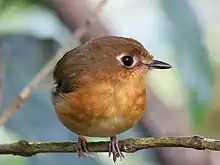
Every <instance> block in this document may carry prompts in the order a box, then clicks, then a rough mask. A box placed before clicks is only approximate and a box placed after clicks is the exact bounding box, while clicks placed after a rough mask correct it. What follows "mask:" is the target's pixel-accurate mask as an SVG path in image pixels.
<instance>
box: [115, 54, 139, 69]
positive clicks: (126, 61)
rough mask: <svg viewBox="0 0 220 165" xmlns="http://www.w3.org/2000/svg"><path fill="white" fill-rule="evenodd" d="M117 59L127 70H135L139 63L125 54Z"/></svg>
mask: <svg viewBox="0 0 220 165" xmlns="http://www.w3.org/2000/svg"><path fill="white" fill-rule="evenodd" d="M124 57H125V58H124ZM116 59H117V60H118V61H119V62H120V63H121V65H122V66H124V67H125V68H133V67H134V66H135V64H136V63H137V60H136V58H134V57H132V56H129V55H127V54H125V53H122V54H120V55H119V56H117V57H116Z"/></svg>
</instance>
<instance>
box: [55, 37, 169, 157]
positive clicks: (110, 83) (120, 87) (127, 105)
mask: <svg viewBox="0 0 220 165" xmlns="http://www.w3.org/2000/svg"><path fill="white" fill-rule="evenodd" d="M170 67H171V66H170V65H169V64H166V63H163V62H160V61H156V60H153V56H151V55H150V54H149V52H148V51H147V50H146V49H145V48H144V47H143V46H142V45H141V44H140V43H139V42H138V41H136V40H134V39H131V38H124V37H115V36H106V37H101V38H96V39H93V40H91V41H89V42H87V43H85V44H84V45H82V46H79V47H77V48H75V49H73V50H71V51H69V52H67V53H66V54H65V55H64V56H63V57H62V58H61V59H60V61H59V62H58V63H57V65H56V67H55V69H54V75H53V77H54V81H55V88H54V90H53V92H52V102H53V104H54V106H55V111H56V114H57V116H58V118H59V120H60V121H61V122H62V123H63V124H64V125H65V126H66V127H67V128H68V129H69V130H71V131H72V132H75V133H76V134H78V135H80V136H79V142H78V143H79V147H78V150H79V152H78V154H79V156H81V155H82V154H83V153H84V152H88V151H87V149H86V146H85V139H84V138H83V136H90V137H111V142H110V153H111V152H112V153H113V160H114V161H115V160H116V157H117V155H118V156H121V157H122V156H123V155H122V153H121V152H120V150H119V149H118V145H117V142H116V135H117V134H119V133H122V132H124V131H126V130H128V129H129V128H131V127H132V126H133V125H134V124H136V123H137V122H138V121H139V120H140V118H141V116H142V114H143V112H144V111H145V107H146V89H145V82H146V78H147V71H148V70H149V69H151V68H160V69H166V68H170Z"/></svg>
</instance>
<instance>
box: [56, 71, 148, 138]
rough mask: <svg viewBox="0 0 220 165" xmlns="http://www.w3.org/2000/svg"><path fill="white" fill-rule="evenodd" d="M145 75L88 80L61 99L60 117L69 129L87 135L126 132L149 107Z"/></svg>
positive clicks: (58, 109)
mask: <svg viewBox="0 0 220 165" xmlns="http://www.w3.org/2000/svg"><path fill="white" fill-rule="evenodd" d="M145 75H146V74H139V75H136V76H129V77H127V78H126V79H124V78H122V77H119V78H117V79H114V80H113V79H104V80H103V81H100V80H99V81H96V80H95V78H94V79H93V81H91V80H87V81H90V82H91V83H88V85H85V86H84V87H83V88H81V89H80V90H78V91H76V92H72V93H68V94H64V95H62V96H61V97H60V98H61V100H60V101H58V102H57V103H56V104H55V110H56V113H57V116H58V118H59V119H60V120H61V122H62V123H63V124H64V125H65V126H66V127H67V128H68V129H70V130H71V131H73V132H75V133H77V134H80V135H84V136H91V137H108V136H115V135H116V134H119V133H121V132H124V131H126V130H127V129H129V128H131V127H132V126H133V125H134V124H136V123H137V122H138V121H139V120H140V118H141V116H142V114H143V112H144V110H145V108H146V89H145V79H146V76H145ZM90 77H91V76H90Z"/></svg>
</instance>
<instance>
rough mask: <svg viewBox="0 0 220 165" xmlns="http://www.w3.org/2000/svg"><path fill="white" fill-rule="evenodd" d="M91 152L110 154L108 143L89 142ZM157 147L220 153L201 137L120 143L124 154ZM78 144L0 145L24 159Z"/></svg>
mask: <svg viewBox="0 0 220 165" xmlns="http://www.w3.org/2000/svg"><path fill="white" fill-rule="evenodd" d="M87 144H88V150H89V151H90V152H108V141H100V142H88V143H87ZM155 147H183V148H192V149H196V150H213V151H220V140H215V139H208V138H204V137H201V136H188V137H152V138H138V139H133V138H131V139H126V140H122V141H119V148H120V150H121V151H123V152H127V153H134V152H136V151H138V150H142V149H148V148H155ZM76 150H77V143H76V142H28V141H19V142H17V143H11V144H0V155H20V156H24V157H29V156H33V155H36V154H39V153H64V152H76Z"/></svg>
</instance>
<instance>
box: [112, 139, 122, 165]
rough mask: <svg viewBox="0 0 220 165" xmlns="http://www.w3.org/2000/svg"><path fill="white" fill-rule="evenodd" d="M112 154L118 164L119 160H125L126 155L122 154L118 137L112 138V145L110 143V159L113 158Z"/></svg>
mask: <svg viewBox="0 0 220 165" xmlns="http://www.w3.org/2000/svg"><path fill="white" fill-rule="evenodd" d="M111 153H112V154H113V161H114V162H116V159H117V158H120V159H122V158H124V155H123V154H122V153H121V151H120V149H119V146H118V142H117V140H116V136H112V137H110V143H109V157H110V156H111Z"/></svg>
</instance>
